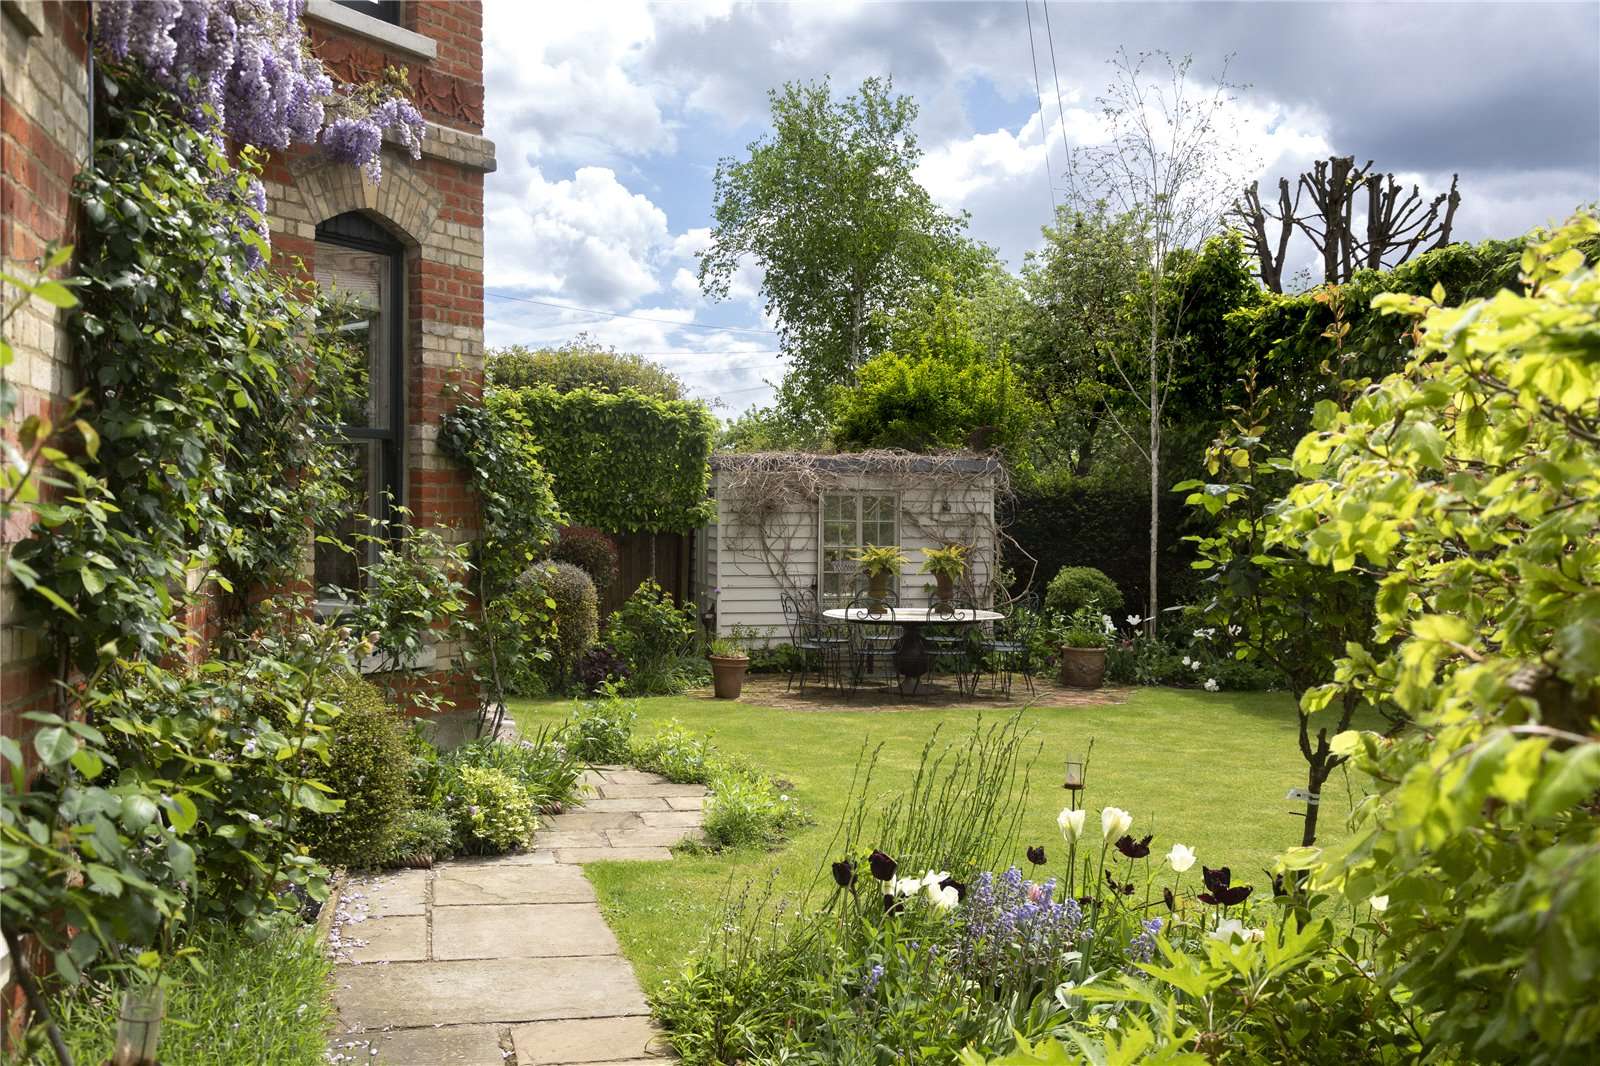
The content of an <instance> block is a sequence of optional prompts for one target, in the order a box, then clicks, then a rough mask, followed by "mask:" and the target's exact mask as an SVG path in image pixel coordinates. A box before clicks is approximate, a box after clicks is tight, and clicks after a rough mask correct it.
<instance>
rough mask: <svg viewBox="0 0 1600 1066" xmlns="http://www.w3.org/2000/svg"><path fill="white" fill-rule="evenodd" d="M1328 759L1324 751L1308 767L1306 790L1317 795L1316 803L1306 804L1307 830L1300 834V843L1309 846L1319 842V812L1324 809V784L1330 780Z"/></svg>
mask: <svg viewBox="0 0 1600 1066" xmlns="http://www.w3.org/2000/svg"><path fill="white" fill-rule="evenodd" d="M1328 772H1329V767H1328V759H1327V756H1326V755H1325V754H1323V753H1322V752H1320V751H1319V752H1318V753H1317V758H1316V759H1314V760H1312V762H1311V764H1310V765H1309V766H1308V767H1307V769H1306V791H1307V792H1310V793H1311V794H1312V795H1313V796H1315V797H1317V802H1316V803H1308V804H1306V827H1305V832H1303V833H1301V834H1300V844H1301V846H1302V847H1307V848H1309V847H1310V846H1311V845H1313V844H1315V843H1316V842H1317V812H1318V811H1320V810H1321V809H1322V785H1323V782H1325V781H1327V780H1328Z"/></svg>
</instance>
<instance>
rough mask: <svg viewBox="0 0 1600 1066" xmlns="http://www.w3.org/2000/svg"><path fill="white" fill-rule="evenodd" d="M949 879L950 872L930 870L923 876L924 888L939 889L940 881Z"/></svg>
mask: <svg viewBox="0 0 1600 1066" xmlns="http://www.w3.org/2000/svg"><path fill="white" fill-rule="evenodd" d="M949 878H950V871H949V870H929V871H928V872H927V873H925V874H923V875H922V887H923V888H938V887H939V882H940V881H947V880H949Z"/></svg>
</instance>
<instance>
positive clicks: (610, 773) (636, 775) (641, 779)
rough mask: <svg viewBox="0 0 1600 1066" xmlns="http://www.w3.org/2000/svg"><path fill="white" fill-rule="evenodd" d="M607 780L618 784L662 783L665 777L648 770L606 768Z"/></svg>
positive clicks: (665, 780) (665, 782)
mask: <svg viewBox="0 0 1600 1066" xmlns="http://www.w3.org/2000/svg"><path fill="white" fill-rule="evenodd" d="M605 777H606V780H607V781H608V782H612V783H614V784H618V785H664V784H667V783H668V782H667V779H666V778H664V777H662V776H661V775H660V774H653V773H651V772H650V771H648V770H606V771H605Z"/></svg>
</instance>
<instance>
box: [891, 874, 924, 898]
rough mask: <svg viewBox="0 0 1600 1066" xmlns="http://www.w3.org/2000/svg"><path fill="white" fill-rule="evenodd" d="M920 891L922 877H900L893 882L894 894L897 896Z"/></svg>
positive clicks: (912, 894)
mask: <svg viewBox="0 0 1600 1066" xmlns="http://www.w3.org/2000/svg"><path fill="white" fill-rule="evenodd" d="M921 891H922V878H920V877H902V878H900V879H898V880H897V881H895V883H894V894H895V895H897V896H915V895H916V894H917V893H918V892H921Z"/></svg>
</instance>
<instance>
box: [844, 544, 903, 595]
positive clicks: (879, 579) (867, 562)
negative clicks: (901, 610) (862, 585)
mask: <svg viewBox="0 0 1600 1066" xmlns="http://www.w3.org/2000/svg"><path fill="white" fill-rule="evenodd" d="M855 560H856V562H858V563H860V564H861V572H862V573H863V574H866V575H867V594H868V595H869V596H875V597H878V598H882V597H884V596H887V595H888V594H889V579H890V578H891V577H893V576H894V575H896V574H898V573H899V572H900V568H901V567H903V566H905V565H906V563H908V562H910V560H909V559H907V558H906V557H905V554H904V553H903V552H901V550H900V548H899V546H898V545H895V544H869V545H867V546H866V547H865V548H862V549H861V550H860V551H859V552H857V553H856V555H855Z"/></svg>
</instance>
